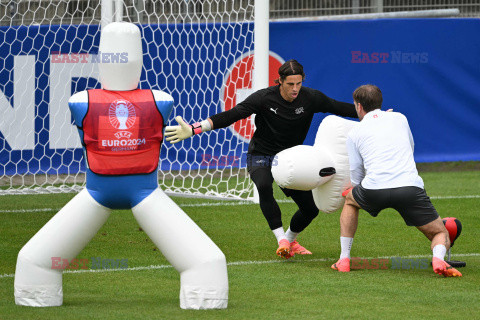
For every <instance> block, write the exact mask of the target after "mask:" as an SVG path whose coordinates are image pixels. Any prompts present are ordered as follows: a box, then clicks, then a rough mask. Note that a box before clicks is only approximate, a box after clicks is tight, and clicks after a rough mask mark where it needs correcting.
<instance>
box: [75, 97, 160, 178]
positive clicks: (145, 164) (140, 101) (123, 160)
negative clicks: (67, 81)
mask: <svg viewBox="0 0 480 320" xmlns="http://www.w3.org/2000/svg"><path fill="white" fill-rule="evenodd" d="M88 101H89V102H88V112H87V114H86V116H85V118H84V120H83V123H82V126H83V128H82V129H83V132H84V137H83V141H84V143H85V148H86V155H87V164H88V166H89V168H90V170H92V172H94V173H97V174H103V175H128V174H141V173H151V172H153V171H154V170H156V169H157V166H158V161H159V156H160V147H161V145H162V140H163V118H162V115H161V114H160V112H159V111H158V109H157V107H156V104H155V100H154V97H153V94H152V91H151V90H140V89H137V90H132V91H108V90H101V89H95V90H88Z"/></svg>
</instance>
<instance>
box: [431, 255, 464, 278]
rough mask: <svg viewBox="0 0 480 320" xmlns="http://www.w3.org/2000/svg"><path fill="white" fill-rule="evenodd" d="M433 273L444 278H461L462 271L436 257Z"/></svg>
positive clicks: (433, 261) (433, 260)
mask: <svg viewBox="0 0 480 320" xmlns="http://www.w3.org/2000/svg"><path fill="white" fill-rule="evenodd" d="M432 267H433V272H435V273H436V274H441V275H442V276H444V277H461V276H462V274H461V273H460V271H458V270H457V269H455V268H454V267H452V266H451V265H449V264H448V263H446V262H445V261H443V260H441V259H438V258H436V257H433V258H432Z"/></svg>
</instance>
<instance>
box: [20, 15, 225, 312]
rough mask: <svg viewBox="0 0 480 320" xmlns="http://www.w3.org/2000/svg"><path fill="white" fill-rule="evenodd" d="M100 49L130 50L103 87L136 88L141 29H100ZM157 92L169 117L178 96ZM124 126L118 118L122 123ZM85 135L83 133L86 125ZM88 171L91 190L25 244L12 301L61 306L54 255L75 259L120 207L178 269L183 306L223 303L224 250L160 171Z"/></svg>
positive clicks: (83, 105)
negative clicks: (166, 187) (163, 183)
mask: <svg viewBox="0 0 480 320" xmlns="http://www.w3.org/2000/svg"><path fill="white" fill-rule="evenodd" d="M100 52H101V53H109V54H111V53H116V52H117V53H127V56H128V62H124V63H118V62H117V63H102V64H100V66H99V68H100V74H101V76H100V78H101V83H102V86H103V88H104V89H109V90H112V91H126V90H133V89H136V88H137V87H138V82H139V79H140V74H141V68H142V49H141V38H140V30H139V29H138V27H136V26H135V25H134V24H130V23H123V22H122V23H120V22H116V23H111V24H109V25H107V26H106V27H105V28H104V29H103V30H102V34H101V41H100ZM100 91H101V90H100ZM152 92H153V97H154V100H155V104H154V105H156V106H157V109H158V111H159V112H160V114H162V116H163V119H164V122H167V121H168V116H169V114H170V111H171V107H172V106H173V99H172V97H171V96H170V95H168V94H167V93H165V92H162V91H158V90H152ZM125 94H126V93H125ZM150 96H151V95H150ZM88 99H89V94H88V93H87V92H86V91H84V92H80V93H77V94H75V95H74V96H72V98H71V99H70V100H69V107H70V109H71V110H72V114H73V116H74V119H75V122H76V125H77V126H79V122H80V124H81V123H82V119H83V118H84V117H86V114H87V110H88V106H89V103H88ZM152 105H153V102H152ZM122 106H124V105H122ZM116 110H117V111H118V112H117V114H115V113H114V115H112V117H113V118H114V119H115V118H116V119H117V120H119V119H120V116H125V117H131V115H128V112H127V111H125V110H122V109H121V107H118V106H117V109H116ZM122 111H123V113H122ZM125 114H126V115H125ZM126 119H127V118H126ZM120 120H121V119H120ZM120 120H119V122H121V121H120ZM124 122H125V121H124ZM127 124H128V123H127ZM130 124H131V123H130ZM161 125H163V124H161ZM125 126H126V125H125V124H123V125H122V123H120V124H119V129H124V128H125ZM79 127H81V126H79ZM160 128H161V127H160ZM82 129H84V128H80V130H82ZM124 132H125V131H124ZM80 136H81V138H82V139H83V131H81V135H80ZM90 169H91V168H90V167H89V168H88V169H87V186H86V188H85V189H84V190H82V191H81V192H80V193H79V194H78V195H76V196H75V197H74V198H73V199H72V200H71V201H70V202H69V203H67V205H66V206H65V207H64V208H62V209H61V210H60V212H58V213H57V214H56V215H55V216H54V217H53V218H52V219H51V220H50V221H49V222H48V223H47V224H45V226H43V227H42V228H41V229H40V231H38V232H37V234H35V235H34V236H33V237H32V238H31V239H30V240H29V241H28V243H27V244H26V245H25V246H24V247H23V248H22V249H21V250H20V252H19V254H18V259H17V267H16V272H15V303H16V304H18V305H24V306H33V307H48V306H60V305H62V303H63V290H62V270H61V269H56V268H52V266H53V264H52V261H53V258H61V259H68V261H71V259H73V258H75V257H76V256H77V255H78V254H79V253H80V251H81V250H82V249H83V248H84V247H85V246H86V245H87V244H88V242H89V241H90V240H91V239H92V238H93V237H94V236H95V234H96V233H97V232H98V230H99V229H100V228H101V227H102V225H103V224H104V223H105V221H106V220H107V218H108V216H109V214H110V211H111V209H112V208H121V209H131V210H132V212H133V214H134V216H135V218H136V220H137V221H138V223H139V225H140V226H141V227H142V229H143V230H144V231H145V232H146V234H147V235H148V236H149V237H150V238H151V239H152V241H153V242H154V243H155V245H156V246H157V247H158V248H159V249H160V251H161V252H162V253H163V255H164V256H165V257H166V258H167V260H168V261H169V262H170V263H171V264H172V265H173V267H174V268H175V269H176V270H177V271H178V272H179V273H180V307H181V308H183V309H224V308H226V307H227V302H228V276H227V265H226V259H225V255H224V254H223V253H222V251H221V250H220V249H219V248H218V247H217V246H216V245H215V244H214V243H213V241H212V240H211V239H210V238H209V237H208V236H207V235H206V234H205V233H204V232H203V231H202V230H201V229H200V228H199V227H198V226H197V225H196V224H195V222H193V221H192V220H191V219H190V218H189V217H188V216H187V215H186V214H185V212H183V210H182V209H181V208H180V207H178V206H177V205H176V204H175V203H174V202H173V201H172V200H171V199H170V198H169V197H168V196H166V195H165V194H164V193H163V192H162V191H161V190H160V189H158V182H157V171H156V170H154V172H152V173H146V174H136V175H135V174H134V175H110V176H102V175H98V174H96V173H93V171H91V170H90ZM152 185H153V186H152ZM124 199H127V200H129V201H130V202H128V203H125V202H122V201H126V200H124ZM120 202H121V203H120ZM159 284H161V280H160V279H159Z"/></svg>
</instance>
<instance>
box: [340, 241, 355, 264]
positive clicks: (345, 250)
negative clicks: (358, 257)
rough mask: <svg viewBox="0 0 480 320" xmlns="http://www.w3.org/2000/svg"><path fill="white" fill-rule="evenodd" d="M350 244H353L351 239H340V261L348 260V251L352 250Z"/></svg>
mask: <svg viewBox="0 0 480 320" xmlns="http://www.w3.org/2000/svg"><path fill="white" fill-rule="evenodd" d="M352 243H353V238H349V237H340V246H341V248H342V253H341V254H340V259H343V258H350V250H352Z"/></svg>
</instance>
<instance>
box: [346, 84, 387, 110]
mask: <svg viewBox="0 0 480 320" xmlns="http://www.w3.org/2000/svg"><path fill="white" fill-rule="evenodd" d="M353 101H355V102H357V103H360V104H361V105H362V107H363V110H365V112H370V111H372V110H375V109H380V108H381V107H382V102H383V97H382V91H381V90H380V88H379V87H377V86H375V85H373V84H365V85H363V86H360V87H358V88H357V89H355V91H354V92H353Z"/></svg>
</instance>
